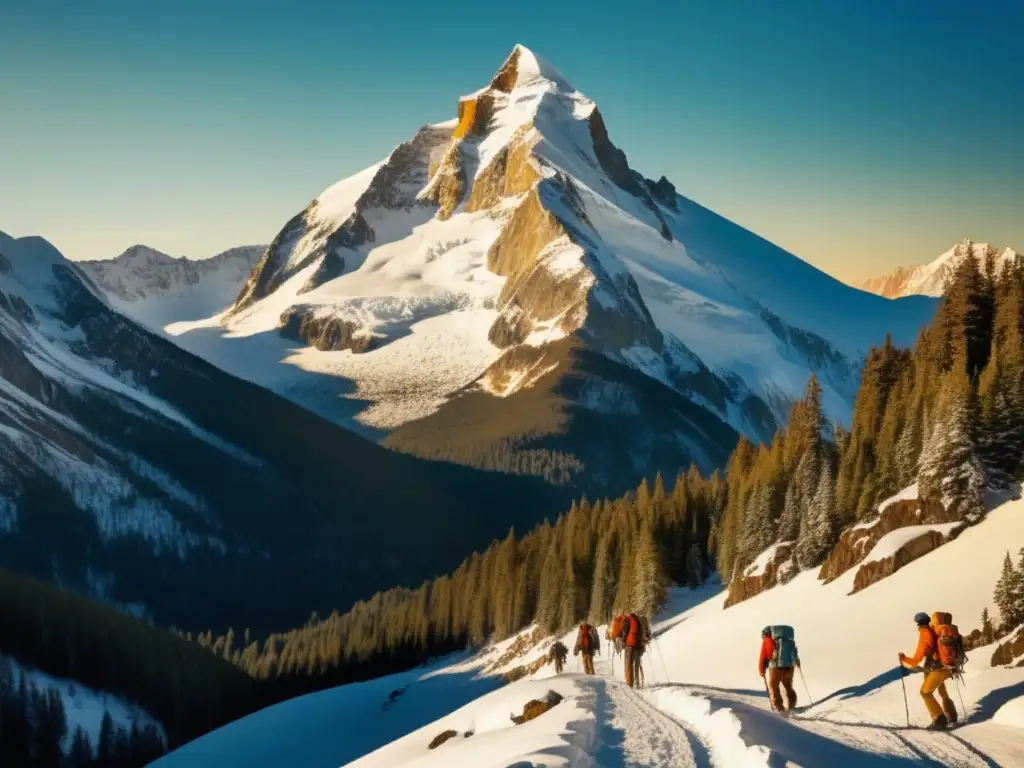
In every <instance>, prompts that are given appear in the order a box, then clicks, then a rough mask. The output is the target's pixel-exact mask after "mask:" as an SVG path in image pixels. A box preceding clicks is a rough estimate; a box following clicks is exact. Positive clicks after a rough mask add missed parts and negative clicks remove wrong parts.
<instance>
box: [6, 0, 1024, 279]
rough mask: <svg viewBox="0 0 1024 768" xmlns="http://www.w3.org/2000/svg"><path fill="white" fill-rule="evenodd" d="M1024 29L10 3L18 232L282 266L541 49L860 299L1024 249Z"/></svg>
mask: <svg viewBox="0 0 1024 768" xmlns="http://www.w3.org/2000/svg"><path fill="white" fill-rule="evenodd" d="M974 6H978V7H974ZM1021 29H1024V3H1021V2H1020V1H1019V0H985V2H981V3H964V2H960V1H954V0H948V1H947V0H848V1H847V2H841V1H840V0H829V1H828V2H824V1H823V0H796V1H792V2H785V1H784V0H777V1H776V2H765V1H764V0H749V1H748V2H729V1H728V0H715V2H710V1H706V2H699V3H698V2H689V1H686V2H678V1H677V2H674V3H667V2H660V3H655V2H647V0H633V2H629V3H621V2H620V3H610V2H602V1H600V0H590V1H589V2H576V1H565V2H560V3H558V2H551V1H550V0H548V1H547V2H537V1H536V0H511V1H510V2H503V3H496V4H487V3H482V2H476V3H463V2H446V3H424V2H422V1H421V0H419V1H417V2H405V0H398V1H393V2H378V3H358V4H357V3H350V2H339V0H334V1H333V2H329V3H327V2H325V3H320V2H299V1H296V2H292V3H285V2H273V3H271V2H261V1H260V0H248V2H244V3H243V2H226V1H221V2H215V1H211V0H208V1H207V2H194V1H193V0H175V1H174V2H171V1H170V0H152V2H144V3H143V2H138V0H132V2H122V1H121V0H90V1H88V2H87V1H86V0H31V1H29V0H20V1H17V0H0V228H2V229H4V230H5V231H8V232H10V233H11V234H14V235H24V234H30V233H38V234H42V235H44V236H46V237H48V238H49V239H50V240H52V241H53V242H54V243H55V244H56V245H57V246H58V247H59V248H61V250H63V251H64V252H65V254H66V255H68V256H69V257H71V258H101V257H109V256H113V255H116V254H117V253H119V252H120V251H121V250H123V249H124V248H126V247H127V246H129V245H132V244H133V243H137V242H142V243H146V244H148V245H151V246H154V247H156V248H159V249H161V250H165V251H167V252H169V253H172V254H175V255H181V254H184V255H189V256H193V257H202V256H209V255H212V254H213V253H215V252H217V251H219V250H223V249H225V248H228V247H231V246H233V245H238V244H241V243H253V242H269V240H270V239H271V238H272V237H273V236H274V234H276V232H277V230H278V229H279V228H280V227H281V226H283V224H284V223H285V221H287V219H288V218H289V217H290V216H292V215H293V214H294V213H295V212H297V211H298V210H300V209H301V208H302V207H303V206H305V205H306V203H307V202H308V201H309V200H310V199H312V198H313V197H315V196H316V195H317V194H318V193H319V192H320V191H321V190H322V189H323V188H324V187H326V186H328V185H329V184H331V183H332V182H334V181H336V180H338V179H340V178H343V177H345V176H347V175H349V174H351V173H353V172H355V171H357V170H359V169H361V168H363V167H366V166H367V165H370V164H372V163H374V162H376V161H378V160H379V159H381V158H382V157H383V156H384V155H386V154H387V153H388V152H389V151H390V150H391V148H392V147H393V146H394V145H395V144H397V143H399V142H401V141H403V140H405V139H407V138H409V137H410V136H411V135H412V133H413V132H414V131H415V130H416V129H417V128H418V127H419V126H420V125H422V124H424V123H428V122H436V121H440V120H445V119H448V118H449V117H452V116H454V113H455V104H456V100H457V98H458V96H460V95H461V94H463V93H467V92H470V91H473V90H475V89H477V88H479V87H481V86H482V85H485V84H486V83H487V82H488V80H489V78H490V76H491V75H492V73H493V71H494V70H496V69H497V68H498V67H499V66H500V64H501V62H502V61H503V60H504V58H505V56H506V55H507V54H508V53H509V51H510V50H511V49H512V47H513V45H514V44H515V43H517V42H520V43H523V44H524V45H526V46H528V47H530V48H532V49H533V50H534V51H536V52H537V53H538V54H540V55H541V56H544V57H545V58H547V59H549V60H550V61H551V62H552V63H554V64H555V65H556V66H557V67H558V68H559V69H560V70H561V71H562V72H563V73H564V74H565V75H566V76H567V77H568V78H569V79H570V80H571V81H572V82H573V83H574V84H575V85H576V87H577V88H579V89H580V90H582V91H583V92H584V93H586V94H587V95H588V96H590V97H591V98H593V99H594V100H595V101H596V102H597V103H598V104H599V105H600V107H601V111H602V113H603V114H604V115H605V118H606V121H607V123H608V125H609V130H610V132H611V135H612V139H613V140H614V141H615V142H616V143H617V144H618V145H619V146H620V147H622V148H623V149H624V150H625V151H626V153H627V155H628V157H629V160H630V163H631V165H632V166H633V167H634V168H636V169H637V170H639V171H641V172H642V173H644V174H646V175H648V176H653V177H655V178H657V177H658V176H660V175H661V174H664V175H666V176H668V177H669V179H671V180H672V181H673V182H674V183H675V185H676V187H677V188H678V189H679V191H680V192H681V193H683V194H685V195H687V196H688V197H691V198H693V199H695V200H697V201H698V202H701V203H703V204H705V205H707V206H708V207H710V208H712V209H714V210H716V211H717V212H719V213H721V214H723V215H725V216H728V217H729V218H731V219H733V220H735V221H737V222H739V223H740V224H743V225H744V226H746V227H748V228H750V229H752V230H754V231H755V232H757V233H759V234H761V235H763V236H765V237H767V238H769V239H771V240H773V241H774V242H776V243H779V244H780V245H782V246H784V247H786V248H788V249H789V250H791V251H793V252H794V253H796V254H798V255H799V256H801V257H802V258H804V259H806V260H808V261H810V262H812V263H814V264H817V265H818V266H820V267H822V268H824V269H826V270H828V271H830V272H832V273H833V274H836V275H838V276H840V277H843V278H847V279H859V278H863V277H867V276H871V275H873V274H876V273H879V272H882V271H886V270H888V269H889V268H891V267H892V266H894V265H896V264H905V263H915V262H920V261H925V260H928V259H930V258H932V257H934V256H935V255H937V254H938V253H940V252H942V251H943V250H946V249H947V248H948V247H950V246H951V245H952V244H953V242H955V241H957V240H959V239H960V238H962V237H964V236H970V237H972V238H974V239H976V240H981V241H990V242H993V243H996V244H1000V245H1002V244H1009V245H1012V246H1014V247H1016V248H1018V249H1024V142H1022V140H1021V135H1022V134H1024V56H1022V54H1021V50H1022V49H1021V43H1020V30H1021Z"/></svg>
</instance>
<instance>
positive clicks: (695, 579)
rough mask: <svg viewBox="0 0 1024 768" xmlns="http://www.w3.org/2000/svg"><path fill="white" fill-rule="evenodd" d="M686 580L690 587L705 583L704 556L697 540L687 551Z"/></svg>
mask: <svg viewBox="0 0 1024 768" xmlns="http://www.w3.org/2000/svg"><path fill="white" fill-rule="evenodd" d="M686 582H687V583H688V584H689V585H690V589H696V588H697V587H699V586H701V585H702V584H704V558H703V557H702V556H701V553H700V546H699V545H698V544H697V542H693V543H692V544H691V545H690V549H689V551H688V552H687V553H686Z"/></svg>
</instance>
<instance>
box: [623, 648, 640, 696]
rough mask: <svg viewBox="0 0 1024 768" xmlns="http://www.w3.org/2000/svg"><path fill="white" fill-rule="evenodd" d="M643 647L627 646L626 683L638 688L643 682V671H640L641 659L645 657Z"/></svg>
mask: <svg viewBox="0 0 1024 768" xmlns="http://www.w3.org/2000/svg"><path fill="white" fill-rule="evenodd" d="M643 655H644V649H643V648H631V647H629V646H628V645H627V646H626V685H628V686H629V687H630V688H636V687H638V686H640V685H641V683H642V675H643V673H642V672H641V671H640V659H641V658H643Z"/></svg>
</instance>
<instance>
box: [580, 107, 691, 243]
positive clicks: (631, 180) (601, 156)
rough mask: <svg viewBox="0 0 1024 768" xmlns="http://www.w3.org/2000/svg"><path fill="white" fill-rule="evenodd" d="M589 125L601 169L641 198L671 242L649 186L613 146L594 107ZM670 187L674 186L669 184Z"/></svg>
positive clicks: (622, 153) (663, 234)
mask: <svg viewBox="0 0 1024 768" xmlns="http://www.w3.org/2000/svg"><path fill="white" fill-rule="evenodd" d="M587 123H588V125H589V127H590V138H591V140H592V141H593V143H594V154H595V155H596V156H597V161H598V162H599V163H600V164H601V168H603V169H604V172H605V173H607V174H608V177H609V178H610V179H611V180H612V181H613V182H615V184H616V185H618V186H619V187H621V188H622V189H624V190H626V191H627V192H629V193H630V194H631V195H633V196H634V197H638V198H640V200H642V201H643V203H644V205H646V206H647V207H648V208H650V209H651V211H652V212H653V213H654V215H655V216H657V218H658V221H659V222H660V223H661V236H662V237H664V238H665V239H666V240H671V239H672V233H671V231H669V227H668V223H667V222H666V221H665V219H664V217H663V216H662V215H661V211H659V210H658V206H657V204H656V203H655V202H654V200H653V199H652V198H651V195H650V193H649V192H648V191H647V186H646V185H645V184H642V183H641V178H642V177H641V176H640V175H639V174H638V173H635V172H634V171H633V169H631V168H630V167H629V162H628V161H627V160H626V153H625V152H623V151H622V150H621V149H619V148H618V147H616V146H615V145H614V144H612V140H611V138H609V136H608V127H607V126H606V125H605V123H604V118H603V117H602V116H601V112H600V110H599V109H598V108H597V107H594V109H593V111H592V112H591V113H590V117H589V118H587ZM666 181H667V180H666ZM669 186H672V185H671V184H669ZM673 191H674V190H673ZM674 202H675V200H674V197H673V203H674ZM673 207H674V206H673Z"/></svg>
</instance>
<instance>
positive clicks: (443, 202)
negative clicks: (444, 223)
mask: <svg viewBox="0 0 1024 768" xmlns="http://www.w3.org/2000/svg"><path fill="white" fill-rule="evenodd" d="M464 165H465V162H464V160H463V157H462V142H461V141H454V142H452V145H451V146H450V147H449V148H448V150H447V151H446V152H445V153H444V156H443V157H442V158H441V161H440V163H439V164H438V166H437V168H436V169H434V171H433V173H432V174H431V179H430V184H429V186H428V187H427V188H426V190H424V192H423V198H424V199H425V200H429V201H430V202H432V203H434V204H436V205H437V207H438V211H437V217H438V218H439V219H441V220H444V219H447V218H449V217H450V216H451V215H452V214H453V213H454V212H455V209H456V208H458V207H459V204H460V203H461V202H462V195H463V193H464V192H465V188H466V172H465V168H464V167H463V166H464Z"/></svg>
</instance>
